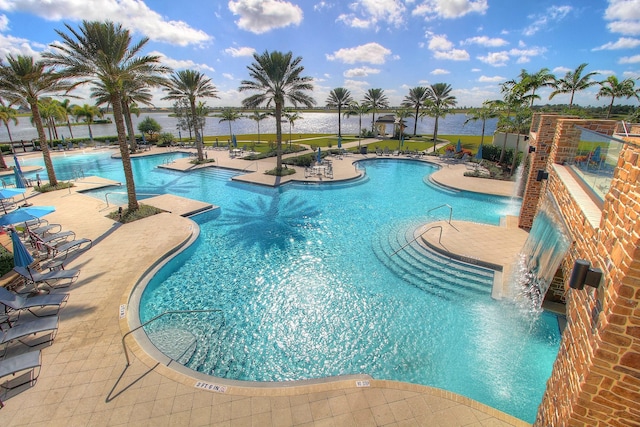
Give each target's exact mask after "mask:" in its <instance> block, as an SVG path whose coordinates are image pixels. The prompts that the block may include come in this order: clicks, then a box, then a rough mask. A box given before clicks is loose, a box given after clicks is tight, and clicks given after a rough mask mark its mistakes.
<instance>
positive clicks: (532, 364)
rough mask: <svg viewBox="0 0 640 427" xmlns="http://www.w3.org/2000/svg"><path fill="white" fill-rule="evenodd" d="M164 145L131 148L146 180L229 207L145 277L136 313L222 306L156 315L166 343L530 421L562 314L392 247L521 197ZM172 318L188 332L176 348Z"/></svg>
mask: <svg viewBox="0 0 640 427" xmlns="http://www.w3.org/2000/svg"><path fill="white" fill-rule="evenodd" d="M163 157H164V156H154V157H150V158H138V159H133V165H134V171H135V176H136V189H137V191H139V192H141V193H142V192H144V193H163V192H169V193H172V194H177V195H180V196H184V197H190V198H194V199H198V200H203V201H206V202H210V203H212V204H215V205H217V206H220V209H218V210H216V211H213V212H209V213H205V214H202V215H199V216H197V217H194V219H195V220H196V221H197V222H198V223H199V226H200V229H201V234H200V237H199V238H198V240H197V241H196V243H195V244H194V245H192V246H191V247H190V248H189V249H187V250H186V251H184V252H183V253H181V254H179V255H178V256H177V257H176V258H174V259H173V260H171V261H170V262H169V263H168V264H167V265H165V266H164V267H163V268H162V269H161V271H160V272H159V273H158V274H157V275H156V276H155V277H154V278H153V279H152V280H151V281H150V283H149V284H148V285H147V288H146V289H145V291H144V293H143V295H142V298H141V303H140V316H141V321H143V322H144V321H145V320H148V319H150V318H152V317H153V316H155V315H157V314H159V313H162V312H164V311H167V310H190V309H220V310H221V312H220V313H214V314H199V315H190V316H185V315H181V316H169V317H167V318H166V320H165V321H164V322H162V323H159V324H158V323H156V324H153V326H151V327H149V328H148V330H147V332H148V334H149V336H150V337H151V339H152V340H154V339H155V338H154V337H158V339H160V340H162V342H161V343H160V342H159V344H158V347H159V348H162V349H163V350H165V349H167V348H168V350H165V352H169V353H171V355H172V357H175V358H177V359H179V360H180V362H181V363H183V364H185V365H186V366H189V367H190V368H192V369H194V370H197V371H200V372H204V373H207V374H211V375H215V376H220V377H224V378H229V379H238V380H252V381H291V380H298V379H308V378H320V377H327V376H334V375H343V374H359V373H362V374H369V375H371V376H373V377H374V378H378V379H393V380H399V381H406V382H412V383H418V384H424V385H429V386H434V387H439V388H443V389H446V390H450V391H452V392H455V393H459V394H462V395H464V396H468V397H470V398H472V399H475V400H478V401H480V402H482V403H484V404H487V405H489V406H492V407H495V408H497V409H499V410H501V411H504V412H506V413H509V414H511V415H513V416H516V417H518V418H521V419H524V420H526V421H530V422H531V421H533V420H534V418H535V414H536V410H537V406H538V405H539V403H540V401H541V398H542V394H543V392H544V389H545V383H546V381H547V379H548V377H549V375H550V373H551V369H552V364H553V361H554V360H555V357H556V355H557V351H558V346H559V341H560V332H559V330H558V323H557V319H556V317H555V316H554V315H552V314H549V313H545V312H542V313H539V312H529V311H526V310H523V309H521V308H519V305H518V304H514V303H513V302H511V301H496V300H493V299H492V298H491V286H492V280H493V273H492V272H491V271H489V270H485V269H482V268H477V267H472V266H468V265H464V264H461V263H457V262H455V261H452V260H450V259H447V258H444V257H441V256H439V255H436V254H432V253H426V252H424V250H423V249H421V248H419V247H416V245H409V246H408V247H407V248H406V250H403V251H400V252H398V253H397V254H395V255H393V253H394V252H395V251H396V250H398V249H399V248H400V247H401V246H402V245H404V244H405V243H406V242H408V241H409V240H410V239H412V238H413V236H414V232H415V230H416V229H417V230H420V227H421V225H422V224H424V223H425V222H428V221H433V220H440V219H446V218H448V217H449V210H448V208H446V207H445V208H439V209H435V210H431V209H433V208H436V207H437V206H440V205H443V204H448V205H450V206H451V207H452V211H453V219H454V220H467V221H475V222H482V223H487V224H498V223H499V220H500V218H501V217H502V216H504V215H507V214H509V215H514V214H517V212H518V210H519V204H518V202H514V201H512V200H509V199H508V198H501V197H493V196H484V195H477V194H472V193H465V192H453V191H447V190H443V189H439V188H437V187H435V186H432V185H431V184H429V183H428V179H427V177H428V175H429V174H430V173H432V172H433V171H435V170H436V169H435V168H434V167H432V166H429V165H428V164H425V163H423V162H416V161H399V160H392V159H378V160H371V161H365V162H361V163H360V167H363V168H366V178H364V179H361V180H358V181H353V182H349V183H335V184H326V185H317V184H314V185H303V184H289V185H285V186H283V187H280V188H276V189H273V188H268V187H262V186H255V185H249V184H243V183H235V182H232V181H230V177H231V176H233V175H234V173H233V172H230V171H223V170H215V169H208V170H200V171H194V172H190V173H182V172H172V171H167V170H162V169H158V168H156V167H155V166H157V165H158V164H161V163H163V162H164V161H166V159H163ZM70 158H71V157H67V158H66V159H70ZM89 158H91V159H89ZM62 160H64V159H62ZM59 163H62V161H59V160H58V158H56V159H54V165H55V167H56V170H57V169H58V167H60V170H61V171H62V170H63V167H62V166H59ZM94 163H95V165H94ZM25 164H27V162H25ZM82 167H83V169H84V174H85V176H87V175H92V174H96V175H101V176H104V177H106V178H111V179H116V180H123V178H122V176H121V175H122V174H121V166H120V164H119V161H118V160H110V159H108V158H107V157H104V158H102V157H100V155H88V158H87V159H84V160H83V161H82ZM61 175H63V174H62V173H61ZM59 179H65V178H64V177H63V176H60V177H59ZM103 191H104V190H103ZM98 197H102V196H101V195H100V193H98ZM167 331H182V332H181V333H180V334H179V335H180V339H177V340H176V342H184V343H188V344H184V346H185V347H184V348H178V347H180V345H181V344H176V345H175V346H174V348H172V347H171V344H170V343H169V344H167V342H166V340H167V336H168V335H170V334H169V333H168V332H167ZM185 331H188V334H187V333H186V332H185ZM169 340H170V338H169ZM174 354H175V355H176V356H173V355H174Z"/></svg>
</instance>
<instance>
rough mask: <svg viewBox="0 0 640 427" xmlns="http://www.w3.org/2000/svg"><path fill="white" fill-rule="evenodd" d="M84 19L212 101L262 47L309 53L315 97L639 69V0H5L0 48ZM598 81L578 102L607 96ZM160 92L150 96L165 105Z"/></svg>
mask: <svg viewBox="0 0 640 427" xmlns="http://www.w3.org/2000/svg"><path fill="white" fill-rule="evenodd" d="M83 19H86V20H105V19H109V20H112V21H116V22H120V23H122V24H123V25H124V26H125V27H127V28H129V29H131V30H132V31H133V33H134V39H135V40H138V39H139V38H140V37H143V36H146V37H149V38H150V41H149V43H148V44H147V46H146V53H155V54H159V55H161V56H162V60H163V63H165V64H166V65H169V66H171V67H172V68H174V69H183V68H192V69H197V70H200V71H201V72H203V73H205V74H207V75H208V76H209V77H210V78H211V80H212V81H213V83H214V84H215V85H216V87H217V88H218V91H219V95H220V99H208V100H206V102H207V105H210V106H239V105H240V102H241V100H242V99H243V98H244V97H245V96H247V94H245V93H239V92H238V91H237V89H238V87H239V85H240V82H241V80H243V79H246V78H248V73H247V65H249V64H251V62H252V60H253V58H252V54H253V53H254V52H257V53H262V52H264V51H265V50H269V51H271V50H281V51H292V52H293V54H294V55H295V56H301V57H302V58H303V61H302V65H303V66H304V67H305V72H304V75H307V76H310V77H312V78H313V79H314V88H315V89H314V94H313V95H314V98H315V100H316V102H317V104H318V105H320V106H322V105H325V103H326V99H327V95H328V93H329V91H330V90H331V89H333V88H336V87H346V88H348V89H349V90H351V93H352V95H353V97H354V98H355V99H356V100H361V99H362V97H363V94H364V92H365V91H366V90H367V89H369V88H382V89H384V91H385V93H386V95H387V96H388V98H389V100H390V101H391V104H392V105H398V104H400V103H401V102H402V100H403V98H404V97H405V95H406V94H407V93H408V91H409V89H410V88H412V87H416V86H426V85H429V84H433V83H438V82H445V83H449V84H450V85H451V86H452V87H453V89H454V91H453V94H454V95H455V96H456V97H457V100H458V105H459V106H479V105H480V104H481V103H482V102H483V101H485V100H489V99H498V98H500V93H499V84H500V83H502V82H504V81H506V80H510V79H514V78H516V77H517V76H518V74H519V73H520V71H521V70H522V69H525V70H527V71H528V72H530V73H532V72H536V71H538V70H540V69H541V68H543V67H546V68H549V69H550V70H551V71H552V72H553V73H554V74H555V75H556V76H557V77H563V76H564V74H565V73H566V72H567V71H569V70H573V69H575V68H576V67H577V66H579V65H580V64H581V63H583V62H586V63H588V64H589V65H588V67H587V68H586V72H591V71H597V72H598V73H600V74H599V75H598V76H596V77H595V78H596V79H597V80H604V79H605V78H606V77H607V76H609V75H612V74H613V75H616V76H617V77H618V78H619V79H624V78H629V77H631V78H638V77H640V0H552V1H548V0H535V1H534V0H517V1H516V0H351V1H339V0H334V1H330V0H327V1H319V0H305V1H294V0H231V1H202V0H183V1H176V0H153V1H152V0H147V1H141V0H49V1H43V0H0V51H1V52H0V53H1V55H2V57H4V56H6V55H7V54H9V53H13V54H18V53H21V54H29V55H34V56H36V57H38V56H39V55H40V53H41V52H43V51H45V50H47V49H49V45H50V44H51V43H55V42H56V41H57V40H59V37H58V35H57V34H56V32H55V30H56V29H58V30H64V29H65V28H64V24H65V23H66V24H69V25H70V26H72V27H73V28H77V26H78V24H79V23H80V22H81V21H82V20H83ZM638 85H640V82H638ZM597 90H598V86H595V87H593V88H591V89H590V90H588V91H584V92H581V93H579V94H577V95H576V98H575V101H574V102H575V103H577V104H580V105H603V104H608V102H609V99H600V100H596V98H595V94H596V93H597ZM88 93H89V88H82V89H80V90H78V91H77V93H76V95H78V96H80V97H85V96H86V95H87V94H88ZM540 93H541V96H542V99H541V100H540V101H536V103H537V104H541V103H546V102H548V94H549V90H543V91H542V92H540ZM161 96H162V92H161V91H160V90H158V91H157V96H155V98H154V99H155V101H154V104H155V105H156V106H160V107H161V106H167V105H169V103H168V102H167V101H162V100H160V98H161ZM568 101H569V96H568V95H558V96H556V97H555V98H554V99H553V100H552V102H553V103H568ZM75 102H79V101H75ZM89 102H90V101H89ZM616 103H618V100H616ZM620 103H632V104H634V105H637V104H638V101H636V100H620Z"/></svg>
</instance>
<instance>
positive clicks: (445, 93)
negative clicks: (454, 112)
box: [424, 83, 458, 153]
mask: <svg viewBox="0 0 640 427" xmlns="http://www.w3.org/2000/svg"><path fill="white" fill-rule="evenodd" d="M428 89H429V90H428V95H427V100H426V101H425V104H424V106H425V111H426V114H427V115H428V116H430V117H433V118H434V119H435V123H434V124H433V152H434V153H435V152H436V145H438V119H439V118H440V117H445V116H446V115H447V114H449V112H451V108H452V107H455V106H456V104H457V103H458V101H456V97H455V96H453V95H451V90H452V88H451V85H450V84H448V83H434V84H432V85H431V86H429V88H428Z"/></svg>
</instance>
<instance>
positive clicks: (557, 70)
mask: <svg viewBox="0 0 640 427" xmlns="http://www.w3.org/2000/svg"><path fill="white" fill-rule="evenodd" d="M551 71H553V73H554V74H566V73H568V72H569V71H573V70H572V69H571V68H569V67H556V68H554V69H553V70H551Z"/></svg>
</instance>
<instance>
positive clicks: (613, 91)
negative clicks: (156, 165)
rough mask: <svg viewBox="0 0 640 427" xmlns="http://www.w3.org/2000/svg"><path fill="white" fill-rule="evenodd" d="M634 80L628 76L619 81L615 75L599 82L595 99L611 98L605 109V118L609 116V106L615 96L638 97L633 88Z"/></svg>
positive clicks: (611, 104)
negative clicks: (598, 89)
mask: <svg viewBox="0 0 640 427" xmlns="http://www.w3.org/2000/svg"><path fill="white" fill-rule="evenodd" d="M635 84H636V82H635V81H634V80H633V79H631V78H629V79H624V80H622V81H619V80H618V78H617V77H616V76H609V77H607V79H606V80H604V81H601V82H600V91H598V93H597V94H596V99H600V98H601V97H604V98H609V97H610V98H611V102H610V103H609V108H608V109H607V119H608V118H609V117H611V108H612V107H613V101H614V100H615V99H616V98H627V99H629V98H636V99H640V94H639V93H638V90H636V88H635Z"/></svg>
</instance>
